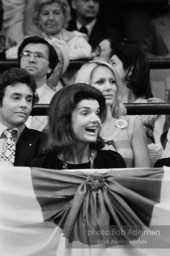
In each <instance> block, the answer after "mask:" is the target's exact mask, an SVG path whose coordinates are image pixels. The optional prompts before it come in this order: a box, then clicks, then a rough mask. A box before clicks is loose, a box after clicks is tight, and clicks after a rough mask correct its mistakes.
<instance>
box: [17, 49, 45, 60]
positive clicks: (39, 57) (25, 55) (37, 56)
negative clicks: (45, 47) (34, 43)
mask: <svg viewBox="0 0 170 256" xmlns="http://www.w3.org/2000/svg"><path fill="white" fill-rule="evenodd" d="M32 56H33V57H34V59H35V60H36V61H40V60H43V59H44V60H49V59H48V58H47V57H45V56H44V55H43V54H42V53H41V52H30V51H24V52H22V53H21V55H20V57H21V58H25V59H30V58H31V57H32Z"/></svg>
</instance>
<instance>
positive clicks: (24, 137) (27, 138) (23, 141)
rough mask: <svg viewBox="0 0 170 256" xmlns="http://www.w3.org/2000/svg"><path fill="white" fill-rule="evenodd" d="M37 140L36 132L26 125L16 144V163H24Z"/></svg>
mask: <svg viewBox="0 0 170 256" xmlns="http://www.w3.org/2000/svg"><path fill="white" fill-rule="evenodd" d="M35 141H36V138H35V134H34V133H31V132H30V130H29V129H28V128H27V127H25V129H24V131H23V132H22V133H21V135H20V137H19V140H18V142H17V144H16V156H15V164H16V165H20V164H22V165H24V164H25V163H26V161H27V159H28V157H29V155H30V154H31V151H32V147H33V146H34V143H35Z"/></svg>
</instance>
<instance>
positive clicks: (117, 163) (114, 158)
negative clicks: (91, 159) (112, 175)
mask: <svg viewBox="0 0 170 256" xmlns="http://www.w3.org/2000/svg"><path fill="white" fill-rule="evenodd" d="M97 159H99V160H100V161H101V162H102V161H104V162H105V163H106V162H108V163H109V166H108V167H109V168H125V167H126V164H125V161H124V159H123V158H122V156H121V155H120V154H119V153H118V152H116V151H113V150H98V151H97Z"/></svg>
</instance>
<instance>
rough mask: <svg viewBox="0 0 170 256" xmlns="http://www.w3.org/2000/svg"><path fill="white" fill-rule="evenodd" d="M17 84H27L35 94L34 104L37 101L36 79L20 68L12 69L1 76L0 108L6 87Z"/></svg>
mask: <svg viewBox="0 0 170 256" xmlns="http://www.w3.org/2000/svg"><path fill="white" fill-rule="evenodd" d="M17 83H24V84H26V85H27V86H28V87H29V88H30V89H31V91H32V92H33V103H34V100H35V96H34V93H35V90H36V83H35V81H34V78H33V77H32V76H31V75H30V74H29V73H28V72H27V71H26V70H25V69H20V68H10V69H7V70H5V71H4V72H3V73H2V74H1V75H0V106H2V101H3V98H4V95H5V90H6V87H7V86H9V85H15V84H17Z"/></svg>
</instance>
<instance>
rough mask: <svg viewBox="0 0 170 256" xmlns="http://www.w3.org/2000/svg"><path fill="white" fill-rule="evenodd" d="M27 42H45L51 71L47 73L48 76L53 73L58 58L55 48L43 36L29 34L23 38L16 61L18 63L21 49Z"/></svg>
mask: <svg viewBox="0 0 170 256" xmlns="http://www.w3.org/2000/svg"><path fill="white" fill-rule="evenodd" d="M28 44H45V45H46V46H47V47H48V51H49V67H50V68H51V70H52V71H51V73H50V74H48V77H49V76H50V75H51V74H52V73H53V71H54V69H55V67H56V66H57V64H58V62H59V59H58V55H57V52H56V50H55V48H54V47H53V46H52V45H51V44H49V43H48V42H47V41H46V40H45V39H44V38H42V37H39V36H30V37H27V38H25V39H24V40H23V41H22V43H21V44H20V46H19V48H18V61H19V65H20V62H21V54H22V51H23V49H24V48H25V46H26V45H28Z"/></svg>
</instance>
